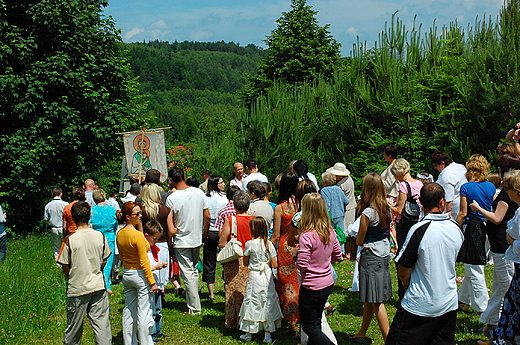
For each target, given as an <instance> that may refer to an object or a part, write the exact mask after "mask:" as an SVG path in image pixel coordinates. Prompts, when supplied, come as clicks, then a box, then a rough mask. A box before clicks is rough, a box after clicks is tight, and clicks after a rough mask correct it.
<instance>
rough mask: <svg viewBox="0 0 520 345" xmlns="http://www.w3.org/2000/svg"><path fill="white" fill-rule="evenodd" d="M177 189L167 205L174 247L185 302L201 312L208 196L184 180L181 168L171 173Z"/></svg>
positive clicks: (194, 310)
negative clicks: (201, 256)
mask: <svg viewBox="0 0 520 345" xmlns="http://www.w3.org/2000/svg"><path fill="white" fill-rule="evenodd" d="M168 176H169V177H170V182H171V184H172V185H173V187H175V189H176V191H175V192H173V193H172V194H170V196H168V199H167V200H166V206H167V207H169V208H170V209H171V210H172V212H173V223H174V225H175V227H174V231H175V233H174V234H172V235H175V239H174V240H173V248H174V250H175V257H176V258H177V260H178V262H179V267H180V270H181V276H182V279H183V280H184V284H185V285H186V304H187V306H188V312H187V313H189V314H200V312H201V305H200V296H199V272H198V271H197V269H196V265H197V261H198V259H199V252H200V247H201V246H202V239H203V233H207V231H208V230H209V224H210V217H211V216H210V213H209V208H208V201H207V199H206V195H205V194H204V192H203V191H202V190H200V189H199V188H195V187H190V186H188V185H187V184H186V181H184V172H183V171H182V169H179V168H174V169H172V170H170V172H169V173H168Z"/></svg>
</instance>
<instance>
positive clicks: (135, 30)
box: [123, 28, 144, 41]
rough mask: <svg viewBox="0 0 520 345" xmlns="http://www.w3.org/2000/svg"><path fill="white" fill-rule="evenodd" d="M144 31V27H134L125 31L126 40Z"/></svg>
mask: <svg viewBox="0 0 520 345" xmlns="http://www.w3.org/2000/svg"><path fill="white" fill-rule="evenodd" d="M143 32H144V29H143V28H133V29H132V30H130V31H128V32H127V33H125V34H124V37H123V38H124V39H125V41H129V40H130V39H131V38H132V37H134V36H135V35H139V34H141V33H143Z"/></svg>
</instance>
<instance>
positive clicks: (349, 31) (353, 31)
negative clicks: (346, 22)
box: [345, 26, 359, 36]
mask: <svg viewBox="0 0 520 345" xmlns="http://www.w3.org/2000/svg"><path fill="white" fill-rule="evenodd" d="M358 31H359V30H358V29H356V28H354V27H352V26H351V27H350V28H348V29H347V31H345V32H346V33H347V34H349V35H350V36H357V34H358Z"/></svg>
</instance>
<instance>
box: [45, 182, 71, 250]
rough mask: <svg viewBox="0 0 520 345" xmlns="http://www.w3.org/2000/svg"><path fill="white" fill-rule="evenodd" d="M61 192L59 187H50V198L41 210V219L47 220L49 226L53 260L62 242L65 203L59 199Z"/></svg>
mask: <svg viewBox="0 0 520 345" xmlns="http://www.w3.org/2000/svg"><path fill="white" fill-rule="evenodd" d="M62 195H63V192H62V190H61V188H59V187H55V188H53V189H52V192H51V196H52V200H51V201H49V203H48V204H47V205H45V210H44V211H43V219H44V220H46V221H47V222H49V224H50V226H51V243H52V251H53V252H54V260H56V259H57V258H58V253H59V251H60V247H61V243H62V242H63V209H64V208H65V206H67V203H66V202H65V201H63V200H61V196H62Z"/></svg>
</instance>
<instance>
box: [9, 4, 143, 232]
mask: <svg viewBox="0 0 520 345" xmlns="http://www.w3.org/2000/svg"><path fill="white" fill-rule="evenodd" d="M107 4H108V3H107V2H106V1H98V0H39V1H36V0H33V1H18V0H10V1H0V28H1V34H0V123H2V131H1V133H0V202H1V203H2V204H4V205H5V206H6V208H7V210H8V212H9V224H10V226H11V228H12V229H14V230H15V231H16V232H17V233H24V232H30V231H34V230H35V225H36V224H37V222H38V221H39V220H40V219H41V218H42V209H43V205H44V203H45V201H47V200H48V199H49V194H50V193H49V192H50V188H52V187H53V186H61V187H64V189H65V190H67V189H68V188H69V187H71V186H72V185H74V184H80V183H81V182H82V180H83V178H85V177H86V176H89V177H93V178H96V174H97V172H98V171H103V168H104V167H105V166H107V165H110V163H111V161H112V160H113V159H114V158H116V157H119V156H120V155H121V153H122V144H121V139H120V138H119V136H118V135H116V134H115V133H117V132H120V131H123V130H127V129H135V124H136V122H135V118H136V116H135V114H136V113H137V112H140V111H141V110H142V109H141V105H139V103H138V99H137V98H136V96H135V91H136V82H135V81H134V80H133V79H132V75H131V70H130V66H129V63H128V60H127V58H126V56H125V55H124V53H123V51H122V50H121V45H120V44H121V39H120V37H119V33H118V31H117V30H116V29H115V26H114V22H113V20H112V19H111V18H107V17H105V16H103V15H101V10H102V8H103V7H104V6H107ZM117 161H119V158H117ZM113 173H114V174H115V176H116V178H117V175H118V174H119V172H118V171H113ZM100 174H101V173H100Z"/></svg>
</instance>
